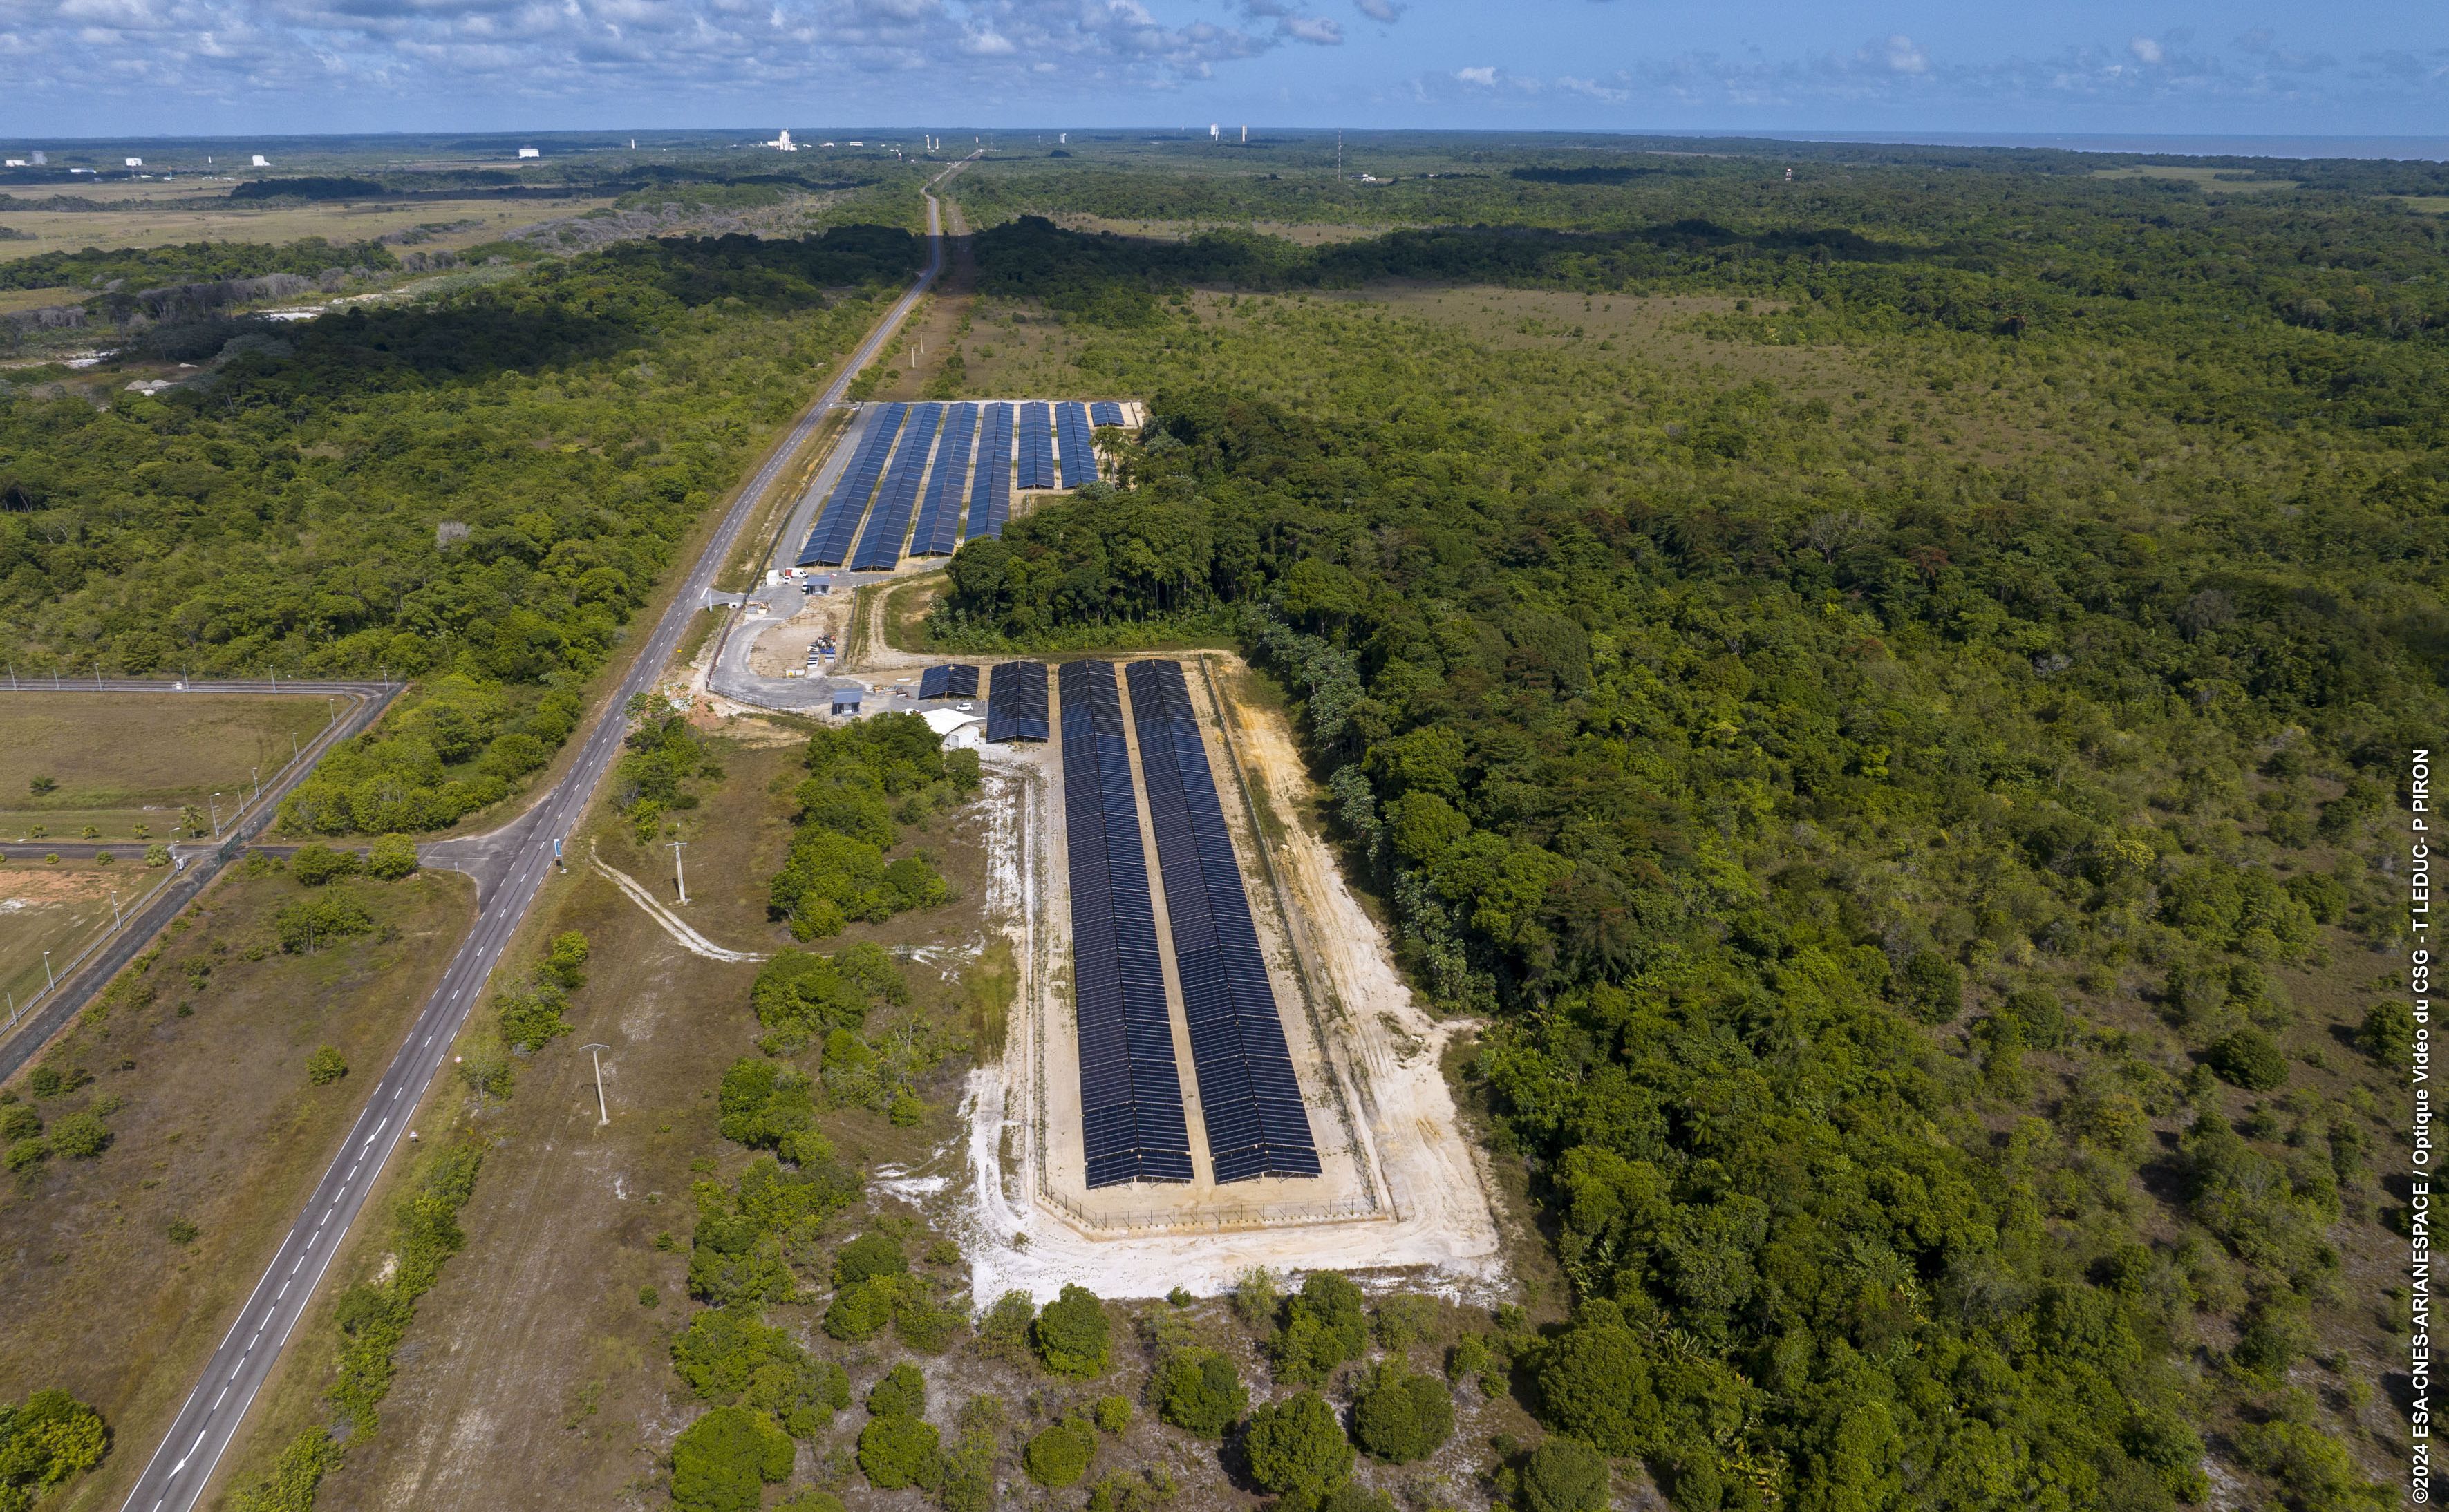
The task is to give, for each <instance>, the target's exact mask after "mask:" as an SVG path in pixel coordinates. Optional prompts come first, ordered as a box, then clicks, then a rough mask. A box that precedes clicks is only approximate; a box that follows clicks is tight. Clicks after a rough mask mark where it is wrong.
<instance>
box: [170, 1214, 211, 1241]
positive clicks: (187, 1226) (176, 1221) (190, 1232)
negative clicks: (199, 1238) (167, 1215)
mask: <svg viewBox="0 0 2449 1512" xmlns="http://www.w3.org/2000/svg"><path fill="white" fill-rule="evenodd" d="M162 1232H163V1233H164V1234H167V1235H168V1236H169V1240H170V1242H171V1243H172V1244H193V1243H195V1242H196V1235H197V1234H201V1233H202V1232H203V1231H202V1230H201V1229H199V1228H197V1227H196V1226H195V1225H194V1224H192V1223H190V1222H188V1221H187V1220H186V1219H184V1218H172V1219H171V1220H170V1221H169V1223H168V1224H167V1225H166V1226H165V1227H164V1229H163V1231H162Z"/></svg>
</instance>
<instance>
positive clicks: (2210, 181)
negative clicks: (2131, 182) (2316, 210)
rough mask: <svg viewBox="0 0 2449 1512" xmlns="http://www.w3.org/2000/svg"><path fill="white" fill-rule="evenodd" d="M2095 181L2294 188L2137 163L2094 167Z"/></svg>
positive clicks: (2227, 189) (2224, 189)
mask: <svg viewBox="0 0 2449 1512" xmlns="http://www.w3.org/2000/svg"><path fill="white" fill-rule="evenodd" d="M2092 177H2093V178H2095V179H2167V180H2169V181H2171V182H2178V183H2190V184H2192V185H2193V186H2194V187H2196V188H2198V189H2201V190H2203V191H2204V192H2206V193H2214V192H2215V193H2219V194H2263V193H2266V192H2268V191H2270V190H2272V189H2293V188H2295V187H2296V181H2295V180H2293V179H2250V178H2247V177H2246V176H2245V175H2244V174H2243V173H2241V172H2239V171H2238V170H2236V169H2234V168H2189V167H2186V166H2183V165H2181V164H2176V163H2169V164H2151V163H2145V164H2139V165H2137V166H2135V167H2131V168H2094V169H2093V170H2092Z"/></svg>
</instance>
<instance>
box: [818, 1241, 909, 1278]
mask: <svg viewBox="0 0 2449 1512" xmlns="http://www.w3.org/2000/svg"><path fill="white" fill-rule="evenodd" d="M909 1272H910V1260H909V1257H908V1256H906V1255H904V1254H902V1253H901V1241H900V1240H899V1239H897V1238H895V1237H894V1236H893V1235H892V1234H886V1233H883V1232H882V1231H880V1230H873V1229H872V1230H870V1231H868V1232H867V1233H865V1234H860V1235H859V1236H858V1238H856V1239H853V1240H851V1241H850V1242H849V1243H848V1244H845V1245H843V1246H842V1247H841V1249H840V1251H839V1253H838V1254H835V1255H834V1285H836V1286H838V1287H839V1286H856V1285H858V1283H859V1282H861V1281H864V1280H866V1279H867V1278H868V1277H870V1276H874V1275H907V1274H908V1273H909Z"/></svg>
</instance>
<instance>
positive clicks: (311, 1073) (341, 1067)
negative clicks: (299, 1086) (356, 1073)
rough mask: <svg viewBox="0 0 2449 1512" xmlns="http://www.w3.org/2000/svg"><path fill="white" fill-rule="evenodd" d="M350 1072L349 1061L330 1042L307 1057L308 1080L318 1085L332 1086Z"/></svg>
mask: <svg viewBox="0 0 2449 1512" xmlns="http://www.w3.org/2000/svg"><path fill="white" fill-rule="evenodd" d="M348 1074H349V1062H348V1061H347V1060H346V1059H345V1058H343V1057H342V1056H341V1054H340V1052H339V1051H337V1050H336V1049H334V1048H333V1047H332V1046H330V1045H328V1044H327V1045H323V1046H321V1047H319V1048H318V1049H317V1050H316V1052H315V1053H314V1054H313V1055H310V1056H308V1057H307V1058H306V1080H307V1081H311V1082H313V1083H314V1084H315V1085H317V1086H318V1087H327V1086H330V1085H331V1084H332V1083H333V1082H335V1081H338V1080H340V1078H342V1077H344V1076H347V1075H348Z"/></svg>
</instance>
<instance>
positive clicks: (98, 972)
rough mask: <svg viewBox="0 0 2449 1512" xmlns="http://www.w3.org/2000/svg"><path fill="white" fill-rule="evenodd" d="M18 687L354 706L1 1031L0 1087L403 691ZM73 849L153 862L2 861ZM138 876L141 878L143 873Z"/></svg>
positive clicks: (307, 684) (111, 682)
mask: <svg viewBox="0 0 2449 1512" xmlns="http://www.w3.org/2000/svg"><path fill="white" fill-rule="evenodd" d="M10 684H11V686H10V691H11V692H15V693H21V694H40V695H42V696H43V697H45V698H52V697H58V698H63V699H76V698H86V699H91V698H101V697H107V696H108V695H110V694H114V693H117V694H129V693H136V694H148V695H158V694H177V693H246V694H262V693H278V694H279V695H280V697H282V698H284V699H285V698H288V697H289V696H290V695H292V694H299V695H304V696H308V697H312V696H315V695H318V694H319V695H322V696H323V697H326V698H335V699H349V700H350V703H349V708H348V711H347V712H346V713H343V714H341V715H340V716H339V718H337V719H335V720H333V721H332V722H331V723H329V724H326V725H325V726H324V727H323V728H322V730H320V731H319V732H318V733H317V735H316V737H315V738H314V739H312V740H309V741H308V742H306V744H305V745H304V746H303V747H302V748H301V749H300V750H299V754H298V756H297V757H296V758H294V759H292V760H291V761H290V762H289V764H288V765H286V766H284V767H282V768H281V769H280V771H278V772H276V773H274V774H273V775H272V781H271V782H269V783H268V784H266V785H265V787H264V789H263V793H262V795H261V796H260V797H259V798H258V799H257V800H256V802H255V803H254V804H253V805H252V806H251V807H249V808H248V809H247V811H246V812H245V813H241V814H239V815H236V816H234V817H233V818H232V820H231V823H230V828H229V832H228V833H226V834H224V835H222V837H221V838H220V839H218V840H210V841H203V842H200V843H194V844H184V845H174V846H171V847H170V853H171V854H172V855H174V856H176V857H178V858H179V861H180V863H181V865H180V869H179V871H178V873H177V874H176V875H175V876H174V877H173V878H172V879H171V881H170V885H169V886H167V887H165V888H164V889H163V890H162V891H161V892H160V894H159V895H157V896H156V897H155V898H154V899H153V901H152V902H150V903H148V904H146V905H145V907H144V908H142V909H137V910H136V911H135V912H133V913H130V914H129V915H128V916H127V923H126V925H125V927H124V928H121V929H120V930H119V932H118V933H117V935H116V936H115V937H113V938H111V939H110V940H109V941H108V942H107V943H106V944H105V945H103V947H101V948H100V949H98V950H96V951H95V952H94V953H93V954H92V956H90V957H88V958H87V960H86V961H85V962H83V963H82V964H80V965H79V966H78V967H77V968H76V969H75V970H74V971H71V972H69V973H68V974H67V976H65V977H63V978H61V980H60V987H59V990H58V991H56V992H52V993H50V994H48V995H47V996H46V997H45V998H44V999H43V1000H42V1002H41V1003H40V1005H38V1006H36V1007H35V1008H34V1009H33V1010H32V1011H31V1012H29V1014H28V1015H27V1016H26V1019H25V1022H24V1023H22V1024H13V1025H10V1026H9V1027H7V1028H0V1036H5V1038H0V1081H7V1080H9V1078H10V1077H12V1076H15V1075H16V1074H17V1070H18V1068H19V1067H20V1066H23V1065H24V1064H25V1063H26V1062H29V1061H30V1060H32V1059H33V1058H34V1057H35V1056H36V1055H38V1054H40V1053H41V1052H42V1048H43V1046H44V1045H46V1044H48V1043H50V1039H51V1036H53V1035H55V1034H57V1033H59V1032H60V1029H61V1028H62V1027H63V1026H64V1025H65V1024H67V1022H68V1020H69V1019H71V1018H73V1017H75V1015H76V1012H77V1010H78V1009H79V1008H82V1007H84V1006H85V1005H86V1004H87V1003H88V1002H90V1001H91V1000H92V998H93V996H94V994H95V993H97V992H100V991H101V990H102V989H103V987H104V986H106V984H107V983H108V982H109V981H110V979H111V978H112V977H114V976H117V975H118V974H119V972H120V969H121V968H122V967H125V966H126V965H127V963H128V962H130V961H133V960H135V959H136V957H137V954H138V953H139V952H140V951H142V950H143V949H144V948H145V946H147V945H149V944H151V943H152V940H153V937H154V936H155V935H158V934H160V933H161V932H162V931H163V929H164V928H167V927H168V925H169V923H170V921H171V920H172V919H174V918H176V917H178V914H179V910H180V909H183V908H185V907H186V906H187V905H188V904H190V903H192V902H194V901H195V899H196V895H197V894H198V893H201V892H202V891H203V890H204V889H205V887H206V886H207V885H208V884H210V883H211V881H212V880H213V878H214V877H215V876H217V875H219V874H220V872H221V870H222V867H223V866H226V865H227V864H228V863H229V862H230V861H231V860H233V859H234V858H236V856H237V855H238V853H239V852H240V851H241V850H243V849H245V847H246V846H247V844H248V843H249V842H250V841H252V840H254V839H255V838H256V837H257V836H259V835H260V834H261V833H263V831H264V829H265V827H266V826H268V825H269V824H270V823H271V822H272V816H273V814H275V813H279V812H280V800H281V799H283V798H286V797H287V796H289V794H290V792H291V790H292V789H294V788H296V787H297V786H298V784H299V783H300V782H302V781H304V780H305V779H306V775H307V774H308V773H309V772H312V771H314V770H315V764H316V763H317V762H318V761H320V760H321V759H322V758H323V753H325V752H326V751H329V750H330V749H331V748H332V747H333V746H335V745H337V744H338V743H339V742H340V741H342V740H346V739H349V738H351V737H354V736H356V735H357V733H358V732H359V731H361V730H363V729H365V728H366V727H367V726H368V725H370V724H372V723H374V721H375V719H376V717H377V716H379V715H380V714H381V713H382V711H383V710H384V709H386V708H388V707H390V705H391V700H392V698H393V697H394V695H395V694H397V693H398V692H399V690H400V686H401V685H400V684H399V683H396V682H318V681H313V680H302V679H301V680H299V681H295V682H281V683H270V682H260V681H257V680H254V679H244V680H239V681H229V682H154V681H148V680H145V679H135V678H116V679H93V678H87V679H84V680H83V681H79V680H78V679H74V678H64V679H41V678H19V677H11V678H10ZM309 718H311V716H310V717H309ZM67 850H76V851H88V850H89V851H107V852H111V853H112V854H113V855H117V856H121V857H124V858H125V859H128V860H131V861H132V860H142V859H143V858H144V854H145V847H144V846H142V845H114V844H109V843H103V844H95V843H94V842H91V841H76V842H71V841H66V840H45V841H42V842H39V843H31V842H29V843H28V844H24V845H18V844H13V843H12V844H7V845H0V855H9V856H42V855H48V854H49V853H51V852H57V851H67ZM137 875H138V876H143V875H144V873H143V872H139V873H137ZM132 885H133V884H132V883H131V886H132ZM147 885H148V886H149V885H150V884H149V883H148V884H147Z"/></svg>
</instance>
